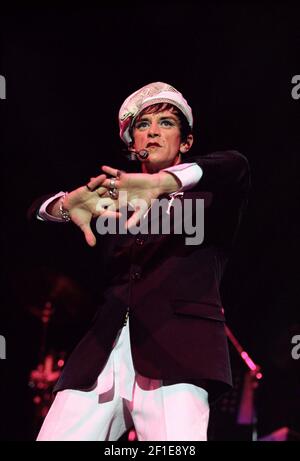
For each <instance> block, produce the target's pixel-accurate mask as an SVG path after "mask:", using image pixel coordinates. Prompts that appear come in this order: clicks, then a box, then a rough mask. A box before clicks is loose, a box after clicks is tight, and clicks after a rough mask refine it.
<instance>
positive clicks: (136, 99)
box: [119, 82, 193, 144]
mask: <svg viewBox="0 0 300 461" xmlns="http://www.w3.org/2000/svg"><path fill="white" fill-rule="evenodd" d="M161 102H163V103H170V104H173V105H174V106H176V107H177V108H178V109H179V110H180V111H181V112H182V113H183V115H184V116H185V117H186V119H187V121H188V124H189V126H190V127H191V128H192V127H193V114H192V109H191V108H190V106H189V105H188V103H187V101H186V100H185V99H184V97H183V96H182V94H181V93H180V92H179V91H177V90H176V89H175V88H174V87H173V86H171V85H169V84H168V83H163V82H154V83H149V84H148V85H146V86H143V87H142V88H140V89H139V90H137V91H135V92H134V93H132V94H131V95H130V96H128V98H127V99H125V101H124V102H123V104H122V106H121V108H120V111H119V127H120V137H121V139H122V140H123V141H124V142H125V143H126V144H130V143H131V142H132V138H131V135H130V128H131V127H132V124H133V122H134V120H135V118H136V117H137V116H138V115H139V113H140V112H141V111H142V110H143V109H145V108H146V107H148V106H152V105H153V104H158V103H161Z"/></svg>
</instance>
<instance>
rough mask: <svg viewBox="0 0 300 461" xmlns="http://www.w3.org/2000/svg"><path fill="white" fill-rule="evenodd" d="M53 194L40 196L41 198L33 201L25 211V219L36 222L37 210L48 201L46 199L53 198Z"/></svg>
mask: <svg viewBox="0 0 300 461" xmlns="http://www.w3.org/2000/svg"><path fill="white" fill-rule="evenodd" d="M55 194H56V192H53V193H52V194H46V195H42V196H41V197H38V198H37V199H35V200H34V202H33V203H32V204H31V205H30V207H29V208H28V210H27V213H26V215H27V219H28V220H29V221H33V220H36V219H37V217H38V212H39V209H40V208H41V206H42V204H43V203H44V202H45V201H46V200H48V198H50V197H53V196H54V195H55ZM49 222H51V221H49Z"/></svg>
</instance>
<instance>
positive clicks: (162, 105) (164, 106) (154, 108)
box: [130, 102, 192, 142]
mask: <svg viewBox="0 0 300 461" xmlns="http://www.w3.org/2000/svg"><path fill="white" fill-rule="evenodd" d="M164 110H170V111H171V112H172V113H173V114H175V115H177V117H178V118H179V122H180V127H179V128H180V134H181V141H182V142H185V141H186V140H187V137H188V135H189V134H191V133H192V129H191V127H190V125H189V123H188V121H187V119H186V118H185V116H184V114H183V113H182V112H181V110H179V109H178V108H177V107H176V106H174V105H173V104H171V103H168V102H159V103H157V104H153V105H151V106H148V107H146V108H145V109H143V110H142V111H141V113H140V114H139V115H138V117H137V119H138V118H139V117H140V116H141V115H144V114H156V113H157V112H163V111H164ZM134 125H135V124H134V123H133V126H132V127H131V130H130V131H131V133H130V134H131V137H132V138H133V136H132V131H133V127H134Z"/></svg>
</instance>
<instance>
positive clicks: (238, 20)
mask: <svg viewBox="0 0 300 461" xmlns="http://www.w3.org/2000/svg"><path fill="white" fill-rule="evenodd" d="M1 8H2V7H1ZM299 19H300V8H299V7H297V6H293V5H291V4H283V3H276V4H259V3H246V4H239V3H226V4H225V3H224V4H221V3H218V4H207V5H204V6H197V5H195V4H190V3H186V2H185V3H182V4H179V3H166V4H160V3H158V2H154V3H153V2H151V3H149V2H145V5H142V4H141V3H139V4H138V3H137V4H135V3H133V4H131V5H130V6H129V5H124V6H120V5H115V6H103V7H100V6H99V7H85V8H74V7H72V8H71V7H69V8H67V7H64V8H62V7H60V8H58V7H43V8H42V7H37V6H36V7H33V6H31V7H26V8H25V7H16V8H12V7H11V8H6V9H4V10H3V9H2V16H1V63H0V64H1V67H0V73H1V74H2V75H4V76H5V78H6V83H7V94H6V98H7V99H6V100H1V101H0V110H1V114H2V120H1V127H2V135H1V141H2V149H1V150H2V152H1V166H2V168H1V172H2V178H1V189H2V192H1V196H2V203H1V207H2V210H1V256H2V258H1V259H2V274H1V279H2V284H3V285H2V290H1V313H0V334H2V335H4V336H5V337H6V342H7V359H6V360H1V361H0V371H1V379H0V403H1V423H0V431H1V432H0V438H1V439H2V440H31V439H32V438H33V437H34V434H35V431H36V427H35V424H34V422H33V421H34V419H33V416H34V410H33V405H32V402H31V399H32V391H30V390H29V388H28V384H27V383H28V376H29V372H30V371H31V370H32V369H33V368H34V367H36V365H37V363H38V361H39V349H40V341H41V320H40V318H39V316H37V315H36V313H37V312H41V309H42V307H43V306H44V304H45V302H46V301H47V300H49V299H50V298H51V299H52V300H54V304H55V308H56V311H55V314H54V315H53V317H52V320H51V321H50V326H49V332H48V342H47V348H48V350H50V351H52V350H53V351H54V352H53V353H54V354H56V353H57V352H58V351H64V352H66V353H68V351H69V350H70V349H72V347H73V346H74V344H76V342H77V340H78V339H79V338H80V336H81V334H82V333H83V331H84V329H85V328H86V326H87V325H88V322H89V320H90V318H91V316H92V315H93V312H94V310H95V308H96V306H97V291H98V290H99V287H101V271H103V272H104V271H105V267H102V266H101V260H99V265H93V266H92V267H91V266H90V265H89V264H88V261H89V254H90V252H91V251H93V250H92V249H90V248H87V245H86V244H85V242H84V240H83V236H82V235H81V233H80V231H79V230H78V229H77V228H75V227H72V226H70V227H69V226H65V225H55V224H51V223H50V224H46V223H40V222H39V223H29V222H28V221H27V220H26V211H27V209H28V207H29V206H30V204H31V202H32V201H33V200H34V199H35V198H36V197H38V196H39V195H42V194H46V193H49V192H56V191H60V190H71V189H72V188H75V187H77V186H79V185H82V184H85V183H86V182H87V180H88V178H89V177H90V176H93V175H97V174H99V171H100V166H101V165H102V164H109V165H120V155H121V152H122V148H123V145H122V143H121V141H120V140H119V139H118V126H117V114H118V110H119V107H120V105H121V103H122V102H123V100H124V99H125V97H127V96H128V95H129V94H130V93H132V92H133V91H135V90H136V89H138V88H140V87H141V86H143V85H145V84H147V83H150V82H151V81H165V82H168V83H171V84H172V85H174V86H175V87H176V88H178V89H179V90H180V91H182V93H183V94H184V96H185V97H186V98H187V100H188V101H189V102H190V104H191V106H192V108H193V112H194V117H195V130H194V132H195V140H196V142H195V145H194V147H193V151H194V153H197V154H198V153H201V152H203V153H205V152H209V151H214V150H217V149H237V150H239V151H241V152H242V153H243V154H244V155H245V156H246V157H247V158H248V159H249V162H250V166H251V171H252V189H251V196H250V200H249V206H248V209H247V213H246V215H245V217H244V220H243V223H242V227H241V231H240V234H239V238H238V241H237V246H236V249H235V252H234V254H233V258H232V260H231V262H230V264H229V265H228V268H227V272H226V274H225V277H224V280H223V285H222V291H223V300H224V307H225V309H226V312H227V319H228V325H229V326H230V327H231V328H232V330H233V332H234V334H235V335H236V336H237V337H238V339H239V341H240V342H241V343H242V344H243V346H244V347H245V349H246V350H247V351H248V353H249V354H250V355H251V356H252V357H253V359H254V360H255V361H256V362H258V363H259V364H260V365H261V366H262V368H263V371H264V379H263V380H262V382H261V384H260V388H259V392H258V394H257V409H258V430H259V434H261V435H264V434H267V433H269V432H272V431H273V430H275V429H277V428H280V427H282V426H288V427H290V428H292V429H293V430H297V431H300V420H299V414H300V403H299V401H300V391H299V389H300V383H299V363H300V360H298V361H296V360H292V358H291V347H292V346H291V338H292V336H293V334H300V315H299V294H300V293H299V268H298V266H299V255H298V235H299V226H298V210H299V206H298V203H299V179H298V178H299V168H300V160H299V150H300V149H299V148H300V129H299V127H300V123H299V122H300V117H299V114H300V100H294V99H292V97H291V89H292V86H293V85H292V83H291V79H292V77H293V76H294V75H296V74H300V62H299V56H300V27H299ZM121 165H122V166H123V168H124V169H125V168H127V164H126V161H125V160H122V162H121ZM97 245H101V242H98V243H97ZM58 280H59V281H60V282H61V281H62V280H63V281H65V283H66V284H65V285H63V287H65V288H66V289H64V288H63V289H62V290H61V291H59V292H58V294H57V291H55V290H56V289H57V281H58ZM59 286H61V285H59ZM70 306H71V307H70ZM237 362H239V360H237Z"/></svg>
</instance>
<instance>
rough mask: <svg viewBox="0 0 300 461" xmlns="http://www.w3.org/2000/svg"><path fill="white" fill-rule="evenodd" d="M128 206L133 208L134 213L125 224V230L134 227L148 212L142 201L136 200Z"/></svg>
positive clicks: (145, 204)
mask: <svg viewBox="0 0 300 461" xmlns="http://www.w3.org/2000/svg"><path fill="white" fill-rule="evenodd" d="M130 205H131V206H134V209H135V212H134V213H133V215H132V216H130V218H129V219H128V221H127V222H126V224H125V228H126V229H130V228H131V227H133V226H136V225H137V223H138V222H139V221H140V220H141V218H142V217H143V215H144V214H145V213H146V211H147V210H148V205H147V203H146V202H145V201H144V200H136V203H130Z"/></svg>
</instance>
